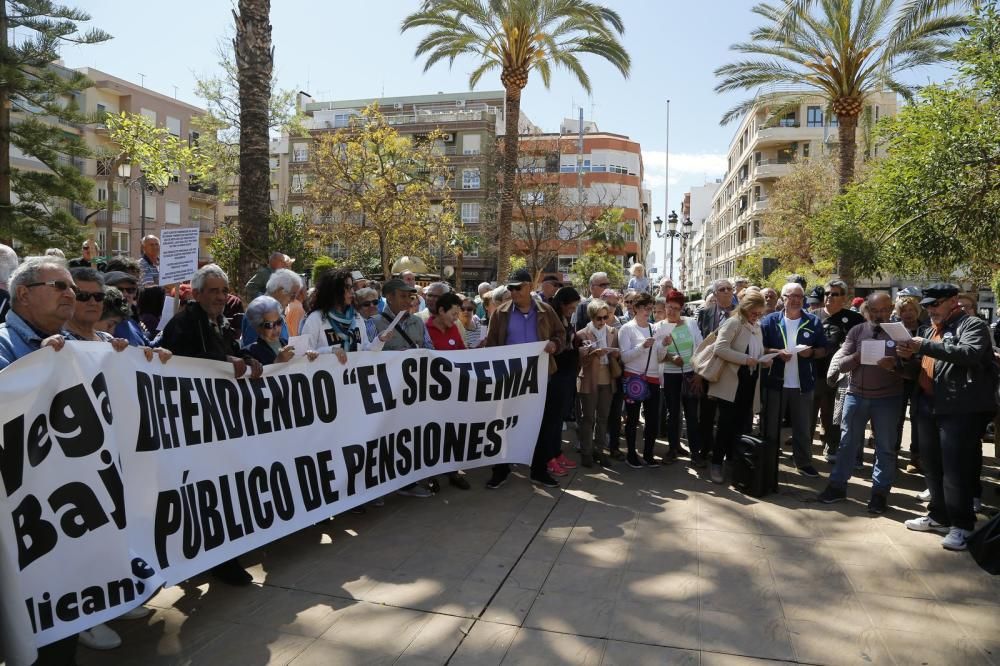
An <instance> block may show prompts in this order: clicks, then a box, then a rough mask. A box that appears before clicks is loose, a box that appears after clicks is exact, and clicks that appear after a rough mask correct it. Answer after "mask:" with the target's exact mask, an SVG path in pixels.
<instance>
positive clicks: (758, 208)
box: [750, 197, 767, 213]
mask: <svg viewBox="0 0 1000 666" xmlns="http://www.w3.org/2000/svg"><path fill="white" fill-rule="evenodd" d="M765 210H767V197H764V198H762V199H758V200H757V201H754V202H753V205H752V206H751V207H750V212H752V213H760V212H763V211H765Z"/></svg>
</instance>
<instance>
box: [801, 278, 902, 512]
mask: <svg viewBox="0 0 1000 666" xmlns="http://www.w3.org/2000/svg"><path fill="white" fill-rule="evenodd" d="M892 306H893V303H892V298H890V297H889V294H886V293H884V292H877V293H874V294H871V295H870V296H868V321H867V322H865V323H864V324H862V325H860V326H855V327H853V328H852V329H850V330H849V331H848V332H847V338H846V339H845V340H844V345H843V346H842V347H841V348H840V350H838V351H837V353H836V354H834V356H833V359H832V360H831V361H830V372H831V373H838V374H839V373H841V372H850V373H851V385H850V388H848V390H847V397H846V398H845V399H844V417H843V421H842V423H841V436H840V446H839V448H838V449H837V451H836V456H837V459H836V464H834V466H833V471H832V472H831V473H830V483H829V485H827V487H826V489H825V490H824V491H823V492H821V493H820V494H819V497H818V498H817V499H819V501H820V502H823V503H824V504H832V503H834V502H841V501H843V500H845V499H847V482H848V481H850V479H851V472H852V470H853V468H854V460H855V458H856V456H857V451H858V447H859V446H862V445H863V443H864V439H865V426H866V424H867V423H868V421H869V419H870V420H871V422H872V429H873V430H874V431H875V452H876V453H875V469H874V472H872V494H871V499H870V500H869V501H868V513H874V514H880V513H885V510H886V506H887V505H888V498H889V491H890V490H891V489H892V483H893V481H894V480H895V477H896V425H897V423H898V422H899V413H900V410H901V409H902V408H903V376H902V374H901V373H902V372H903V370H904V366H903V362H902V359H900V358H899V357H898V356H897V355H896V343H895V342H893V341H892V339H891V338H890V337H889V336H888V335H887V334H886V332H885V331H883V330H882V324H884V323H885V322H887V321H889V317H890V316H891V315H892ZM862 348H865V351H866V352H868V353H866V354H865V356H866V357H867V358H864V359H862ZM876 357H878V358H876ZM819 381H823V378H820V379H819Z"/></svg>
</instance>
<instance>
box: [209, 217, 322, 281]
mask: <svg viewBox="0 0 1000 666" xmlns="http://www.w3.org/2000/svg"><path fill="white" fill-rule="evenodd" d="M320 239H321V234H320V232H319V230H318V229H317V227H316V225H315V224H313V223H312V222H310V221H309V220H308V218H306V217H304V216H302V215H292V214H291V213H275V214H273V215H271V216H270V220H269V224H268V230H267V242H268V243H269V245H270V247H280V248H281V249H282V251H283V252H285V253H286V254H288V256H290V257H295V268H296V270H297V271H298V272H300V273H306V272H308V271H309V269H310V268H313V269H314V270H315V266H316V262H318V261H319V259H321V258H322V257H321V256H320ZM209 252H211V254H212V261H214V262H215V263H216V264H218V265H219V266H221V267H222V269H223V270H225V271H226V273H227V274H229V273H230V272H231V271H235V270H236V267H237V264H238V262H239V256H240V228H239V222H238V221H237V220H232V219H230V220H226V221H224V222H222V223H221V224H219V225H218V226H217V227H216V229H215V233H214V234H213V236H212V240H211V241H210V242H209ZM327 259H329V257H327ZM330 261H333V259H330Z"/></svg>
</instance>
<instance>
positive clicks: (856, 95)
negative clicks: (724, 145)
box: [715, 0, 968, 281]
mask: <svg viewBox="0 0 1000 666" xmlns="http://www.w3.org/2000/svg"><path fill="white" fill-rule="evenodd" d="M914 2H915V3H917V4H919V3H924V4H927V3H932V4H933V3H936V4H941V3H942V0H914ZM894 3H895V0H785V2H784V3H783V4H782V6H780V7H775V6H774V5H769V4H766V3H761V4H758V5H757V6H755V7H754V8H753V9H752V10H751V11H753V12H754V13H755V14H758V15H759V16H762V17H763V18H764V19H765V20H766V24H765V25H764V26H763V27H761V28H757V29H756V30H754V31H753V32H752V33H751V35H750V37H751V39H750V41H749V42H742V43H739V44H734V45H732V46H731V47H730V49H731V50H733V51H736V52H738V53H745V54H750V55H752V56H756V57H755V58H753V59H748V60H741V61H739V62H734V63H732V64H729V65H723V66H722V67H719V68H718V69H717V70H715V75H716V76H717V77H719V78H720V79H721V80H720V82H719V83H718V85H716V86H715V90H716V92H728V91H731V90H756V89H758V88H759V87H761V86H765V85H774V84H777V85H779V86H784V87H788V86H791V87H793V88H796V89H801V90H802V94H803V96H805V95H810V94H811V95H817V94H818V95H820V96H822V97H823V98H825V99H826V101H827V104H828V105H829V108H830V111H832V112H833V113H834V114H836V117H837V121H838V128H837V135H838V139H839V145H840V149H839V164H838V167H839V168H838V180H839V185H840V190H841V192H843V191H845V190H846V189H847V187H848V185H850V183H851V181H853V180H854V160H855V154H856V151H857V127H858V118H859V116H860V115H861V111H862V109H863V108H864V106H865V101H866V98H867V97H868V96H870V95H872V94H875V93H878V92H881V91H883V90H891V91H894V92H897V93H899V94H901V95H903V96H904V97H905V98H907V99H910V98H912V96H913V93H914V89H913V88H912V87H911V86H908V85H906V84H904V83H903V82H902V81H900V80H899V78H898V76H899V75H900V74H901V73H902V72H905V71H906V70H909V69H912V68H914V67H919V66H921V65H927V64H931V63H934V62H938V61H940V60H943V59H945V58H947V57H948V53H949V50H950V47H951V44H952V40H951V37H952V35H954V34H955V33H956V32H958V31H960V30H961V29H962V27H964V26H965V25H966V24H967V22H968V18H967V17H966V16H961V15H951V14H943V13H942V12H941V11H939V8H937V7H936V6H935V7H934V8H931V9H933V11H929V12H924V13H920V12H916V13H914V12H913V11H912V7H911V6H910V5H907V6H906V7H904V8H903V9H902V10H901V11H900V12H898V14H897V21H900V20H906V21H909V22H910V23H909V28H908V30H907V32H906V34H900V33H899V31H898V30H897V31H895V32H894V28H895V27H896V26H897V21H894V20H893V5H894ZM912 4H913V3H911V5H912ZM925 9H926V7H925ZM778 97H787V93H772V94H764V95H758V96H757V97H756V98H754V99H748V100H745V101H743V102H742V103H740V104H738V105H736V106H735V107H733V108H732V109H730V110H729V111H727V112H726V114H725V115H724V116H723V117H722V124H727V123H729V122H730V121H732V120H734V119H737V118H739V117H741V116H743V115H744V114H745V113H746V112H747V111H749V110H750V109H752V108H754V107H755V106H757V105H758V104H760V103H761V102H762V101H763V102H765V103H766V102H767V101H769V99H770V100H776V99H777V98H778ZM792 103H794V102H792ZM787 105H788V102H787V101H786V102H785V103H784V104H778V106H787ZM837 272H838V273H839V274H840V276H841V278H843V279H845V280H848V281H849V280H850V279H851V278H852V277H853V270H852V266H851V260H850V258H848V257H840V258H839V259H838V261H837Z"/></svg>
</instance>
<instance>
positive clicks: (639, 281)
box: [627, 264, 649, 294]
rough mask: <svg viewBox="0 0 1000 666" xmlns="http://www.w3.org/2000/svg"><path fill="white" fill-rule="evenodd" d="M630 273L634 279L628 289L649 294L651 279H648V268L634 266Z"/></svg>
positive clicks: (639, 265) (629, 283)
mask: <svg viewBox="0 0 1000 666" xmlns="http://www.w3.org/2000/svg"><path fill="white" fill-rule="evenodd" d="M629 273H631V274H632V277H630V278H629V280H628V285H627V288H628V289H634V290H635V291H640V292H643V293H647V294H648V293H649V278H648V277H646V267H645V266H643V265H642V264H632V269H631V270H630V271H629Z"/></svg>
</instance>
